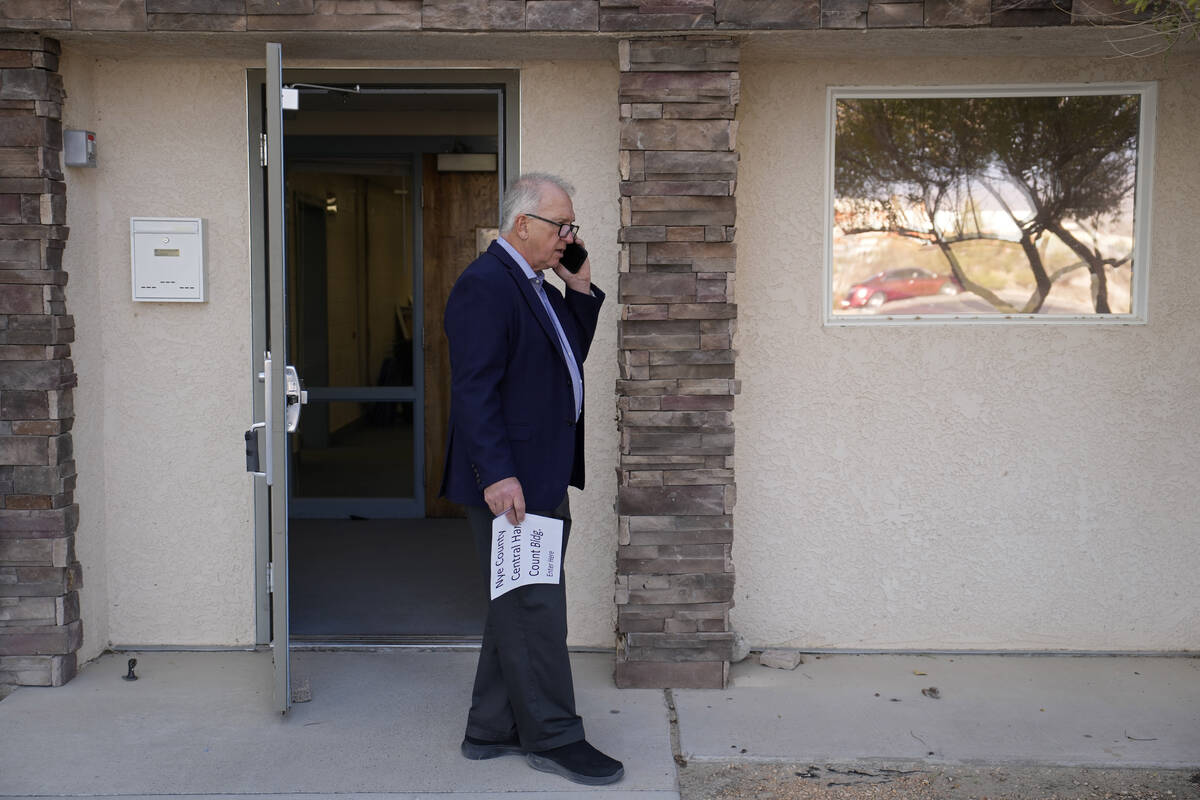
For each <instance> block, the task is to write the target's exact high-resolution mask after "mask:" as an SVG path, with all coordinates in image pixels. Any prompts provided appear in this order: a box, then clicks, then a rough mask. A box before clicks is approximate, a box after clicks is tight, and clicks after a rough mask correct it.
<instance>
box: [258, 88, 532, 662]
mask: <svg viewBox="0 0 1200 800" xmlns="http://www.w3.org/2000/svg"><path fill="white" fill-rule="evenodd" d="M283 76H284V82H285V84H293V83H310V84H334V85H346V84H360V85H362V86H366V87H370V86H381V85H382V86H391V87H401V86H403V87H410V88H412V89H414V90H426V91H427V92H428V93H436V92H437V90H439V89H449V90H463V89H468V88H472V87H480V88H483V87H493V88H494V87H500V89H501V91H500V92H499V93H498V95H497V104H498V105H497V115H498V120H499V131H498V136H497V139H498V143H499V146H500V148H501V152H502V153H503V157H502V159H501V161H500V164H499V167H500V169H501V173H500V176H499V178H500V180H499V181H498V183H499V192H500V196H499V197H498V198H497V207H499V203H500V201H501V200H502V199H503V193H504V189H505V184H506V183H507V181H508V180H509V179H510V178H511V177H515V176H516V175H518V174H520V108H521V102H520V99H521V98H520V78H521V75H520V71H519V70H518V69H471V68H466V69H424V68H414V69H404V68H350V69H342V68H329V69H325V68H312V67H306V68H301V69H288V68H285V69H284V70H283ZM265 86H266V70H265V69H262V68H251V69H247V70H246V131H247V135H246V153H247V167H248V187H249V210H250V219H249V230H250V241H249V245H250V253H249V256H250V289H251V347H250V353H251V357H250V364H249V370H248V375H247V379H248V380H249V381H250V383H251V386H252V396H253V405H252V411H251V415H252V418H255V419H256V418H257V417H256V415H257V414H258V413H259V412H258V409H261V408H263V403H264V387H263V384H262V383H261V382H260V381H259V380H258V373H259V372H260V371H261V369H262V365H261V356H262V353H263V351H264V350H265V348H266V342H267V311H266V303H267V297H266V292H267V280H266V273H267V254H266V242H267V236H266V221H267V220H266V213H265V212H266V169H265V167H262V166H260V164H261V160H260V159H262V158H263V151H262V148H263V144H262V138H261V131H262V130H263V120H264V100H263V98H264V97H265V91H266V89H265ZM419 175H420V173H419V171H418V172H417V176H418V177H419ZM414 190H415V192H416V193H417V199H418V201H419V199H420V190H421V182H420V181H419V180H416V181H414ZM415 205H416V208H417V211H418V215H419V214H420V203H419V202H417V203H415ZM415 238H416V240H417V247H416V252H415V254H414V264H413V267H414V273H415V276H419V275H421V274H422V273H421V270H422V263H421V256H422V252H421V247H420V242H421V240H422V239H423V237H422V236H420V235H418V236H416V237H415ZM422 346H423V340H422ZM301 377H303V376H301ZM415 378H416V375H415V373H414V380H415ZM421 401H422V397H417V398H416V400H415V401H414V402H415V403H420V402H421ZM301 424H303V423H301ZM425 478H426V480H428V479H429V476H425ZM422 490H423V487H417V491H422ZM268 512H269V498H268V488H267V486H266V484H265V481H261V480H255V481H254V583H255V587H254V598H255V638H256V641H257V643H258V644H268V643H270V641H271V624H272V623H271V591H270V584H269V580H270V576H269V574H268V571H269V567H270V561H271V558H270V535H271V530H270V517H269V513H268ZM283 574H285V575H286V574H287V573H286V571H284V572H283Z"/></svg>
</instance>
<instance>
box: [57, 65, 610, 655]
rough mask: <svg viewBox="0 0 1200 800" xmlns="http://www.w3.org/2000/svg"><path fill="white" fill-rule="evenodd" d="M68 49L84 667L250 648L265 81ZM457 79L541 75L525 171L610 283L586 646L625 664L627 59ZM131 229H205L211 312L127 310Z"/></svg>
mask: <svg viewBox="0 0 1200 800" xmlns="http://www.w3.org/2000/svg"><path fill="white" fill-rule="evenodd" d="M64 49H65V53H64V58H63V61H62V72H63V75H64V80H65V83H66V88H67V92H68V99H67V101H66V104H65V110H64V122H65V127H67V128H84V129H87V130H92V131H95V132H96V134H97V139H98V159H99V166H98V168H97V169H94V170H86V169H75V168H71V169H68V170H67V191H68V224H69V225H70V228H71V237H70V240H69V242H68V245H67V248H66V252H65V264H66V269H67V270H68V272H69V274H70V276H71V281H70V284H69V286H68V289H67V298H68V309H69V312H70V313H72V314H74V315H75V318H76V324H77V342H76V344H75V345H74V353H73V355H74V359H75V363H76V368H77V372H78V374H79V388H78V389H77V391H76V396H75V407H76V412H77V417H76V422H75V428H74V436H75V446H76V453H77V460H78V472H79V480H78V490H77V495H76V496H77V501H78V503H79V506H80V513H81V522H80V526H79V531H78V536H77V540H78V553H79V559H80V561H81V563H82V564H83V567H84V578H85V586H84V589H83V592H82V602H83V618H84V631H85V644H84V647H83V649H82V651H81V653H80V655H81V657H82V658H89V657H92V656H94V655H96V654H97V653H98V652H100V651H101V650H102V649H104V648H105V647H107V646H108V645H109V644H116V645H179V646H206V645H212V646H249V645H253V644H254V643H255V637H256V620H255V586H254V575H255V562H254V558H255V556H254V541H255V538H254V537H255V534H254V521H253V495H252V480H253V479H252V478H251V477H250V476H249V475H247V474H246V472H245V470H244V468H245V464H244V459H243V455H242V453H243V442H242V434H243V431H244V430H245V429H246V428H247V427H248V426H249V424H250V422H251V421H252V420H253V419H254V418H255V413H254V409H253V408H252V383H251V378H252V366H251V352H250V350H251V342H250V335H251V306H252V298H251V269H250V256H249V250H250V230H251V220H250V208H249V201H248V193H249V183H248V181H249V180H250V177H251V170H250V167H249V164H248V156H247V109H246V88H245V87H246V69H248V68H255V67H258V68H261V66H262V65H261V63H255V62H253V61H248V60H245V59H230V58H212V59H202V58H197V59H195V60H186V59H178V58H169V59H168V58H162V57H159V58H152V57H141V56H139V55H136V54H135V55H131V56H130V57H128V58H124V59H118V58H111V57H103V58H96V57H94V56H92V55H90V54H88V53H87V51H86V50H78V49H73V48H72V46H71V45H70V44H69V43H68V45H67V46H66V47H65V48H64ZM160 55H161V54H160ZM284 59H285V65H286V66H321V65H322V64H321V63H318V62H312V61H308V62H303V63H300V62H297V63H290V62H288V60H287V53H286V52H285V54H284ZM337 66H339V67H347V66H370V67H389V68H404V67H406V66H420V67H422V68H425V69H428V68H430V67H438V66H449V65H438V64H430V63H429V62H423V63H421V64H420V65H412V64H403V63H386V64H384V63H371V64H365V63H361V64H360V63H348V62H345V61H341V62H338V63H337ZM453 66H459V67H464V66H478V67H482V68H491V69H495V68H508V69H516V68H520V69H523V71H522V94H521V96H522V106H521V109H520V115H521V161H522V167H523V168H524V169H540V170H548V171H553V172H558V173H561V174H562V175H564V176H565V177H567V178H568V179H569V180H571V181H572V182H574V183H575V185H576V186H577V188H578V193H577V195H576V200H575V208H576V213H577V217H578V221H579V223H580V224H581V225H582V226H583V229H582V236H583V237H584V239H585V240H586V241H587V243H588V247H589V249H590V250H591V253H592V265H593V267H592V268H593V275H594V278H595V282H596V284H597V285H599V286H601V287H602V288H603V289H605V290H606V291H608V292H609V293H610V294H611V298H612V299H611V300H610V301H609V302H608V303H607V304H606V305H605V307H604V309H603V316H602V319H601V324H600V333H599V334H598V335H597V337H596V342H595V344H594V345H593V347H592V351H591V356H590V358H589V360H588V372H587V379H588V380H587V397H586V404H587V408H588V442H587V447H588V457H589V464H588V467H589V470H588V471H589V486H588V490H587V491H586V492H583V493H576V492H573V493H572V502H573V512H574V516H575V520H576V524H575V528H574V535H573V537H572V542H571V556H570V562H569V573H570V576H571V589H570V628H571V641H572V643H573V644H576V645H586V646H603V647H608V646H611V645H612V636H613V634H612V631H613V615H614V610H613V597H612V583H613V566H614V561H615V550H616V527H617V526H616V517H615V512H614V510H613V505H612V497H613V496H614V494H615V485H614V483H615V477H614V475H615V473H614V467H615V465H616V462H617V444H616V442H617V439H616V435H615V432H614V424H615V423H614V422H613V409H614V405H613V399H612V387H613V385H614V381H615V379H616V322H615V320H616V282H617V281H616V275H617V243H616V242H617V229H618V226H619V222H618V216H619V214H618V202H617V197H618V191H617V181H618V176H617V170H616V143H617V113H616V106H615V98H616V85H617V68H616V63H615V45H614V47H613V59H612V61H611V62H603V63H599V62H586V63H585V62H571V63H534V64H523V63H520V62H512V63H494V62H493V63H488V64H465V65H464V64H457V65H453ZM254 171H255V172H257V166H256V167H255V170H254ZM133 216H165V217H202V218H203V219H204V220H205V224H206V226H207V233H208V236H207V281H208V284H207V285H208V301H207V302H205V303H202V304H182V303H178V304H174V303H134V302H133V301H132V300H131V299H130V253H129V218H130V217H133ZM463 266H464V267H465V266H466V265H465V264H464V265H463ZM430 479H431V480H434V479H436V476H434V477H431V478H430Z"/></svg>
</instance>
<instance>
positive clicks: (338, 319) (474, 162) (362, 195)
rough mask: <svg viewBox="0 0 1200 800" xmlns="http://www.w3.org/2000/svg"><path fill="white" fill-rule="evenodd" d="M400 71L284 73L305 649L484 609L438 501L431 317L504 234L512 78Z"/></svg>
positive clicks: (441, 405)
mask: <svg viewBox="0 0 1200 800" xmlns="http://www.w3.org/2000/svg"><path fill="white" fill-rule="evenodd" d="M394 75H396V74H395V73H389V74H388V75H386V76H381V75H380V73H367V74H366V76H365V77H366V78H367V79H366V80H364V79H363V77H362V76H353V75H348V74H342V73H341V71H320V72H317V73H313V72H308V73H305V74H299V73H297V74H293V73H291V72H290V71H288V72H285V74H284V81H285V83H289V84H290V83H294V84H295V85H297V86H299V87H300V108H299V109H298V110H295V111H286V112H285V113H284V128H283V130H284V148H283V152H284V204H283V205H284V211H285V217H286V240H287V241H286V254H287V255H286V261H285V269H286V272H287V278H286V284H287V287H288V297H287V303H286V305H287V316H288V350H289V354H288V355H289V360H290V363H292V364H294V365H295V366H296V368H297V370H298V372H299V374H300V376H301V378H302V380H303V381H304V384H305V388H306V390H307V391H308V398H309V400H308V404H307V406H305V408H304V411H303V414H302V416H301V422H300V426H299V428H298V430H297V431H296V433H295V434H293V436H292V437H291V447H290V470H289V473H290V485H289V504H288V507H289V518H288V540H289V545H288V551H289V552H288V574H289V592H288V598H289V612H290V613H289V616H290V623H289V628H290V637H291V639H292V640H293V641H295V642H298V643H309V644H312V643H318V642H319V643H329V644H338V643H369V644H381V643H383V644H389V643H396V644H413V643H438V644H446V643H474V642H477V641H478V637H479V635H480V634H481V632H482V629H483V620H484V618H485V616H486V613H487V594H486V589H485V587H484V585H483V583H482V582H481V581H480V579H479V577H478V575H477V574H476V571H477V569H478V567H477V563H478V562H477V559H476V555H475V548H474V543H473V541H472V539H471V535H470V531H469V528H468V526H467V524H466V520H465V519H464V518H463V514H462V510H461V509H460V508H459V507H457V506H454V505H453V504H450V503H447V502H446V501H444V500H441V499H440V498H438V497H437V491H438V488H439V484H440V481H441V470H442V463H443V459H444V451H445V434H446V422H447V419H448V416H449V388H450V380H449V354H448V351H447V348H446V343H445V337H444V335H443V333H442V314H443V309H444V308H445V303H446V299H447V297H448V294H449V291H450V288H451V287H452V286H453V283H454V280H455V279H456V278H457V276H458V274H459V273H460V272H461V271H462V270H463V269H464V268H465V267H466V265H467V264H468V263H469V262H470V261H471V260H472V259H473V258H474V257H475V255H476V254H477V253H478V252H479V251H480V250H482V249H484V248H486V247H487V245H488V243H489V242H490V241H491V239H492V238H494V236H495V235H496V230H497V226H498V221H499V204H500V197H501V187H502V186H503V182H504V175H505V171H506V168H508V167H509V166H511V162H507V161H506V152H508V149H509V148H513V146H514V143H513V142H506V141H505V138H506V131H507V130H509V125H508V124H507V123H508V122H509V120H508V119H506V117H507V115H508V114H509V113H511V112H510V110H509V108H508V104H510V103H514V102H515V98H514V97H512V96H511V93H512V91H513V90H514V89H515V76H506V78H507V79H505V80H503V81H497V82H489V81H486V80H485V81H478V82H471V83H465V82H464V81H463V78H462V77H461V73H459V75H456V76H455V78H454V80H453V82H449V83H446V82H442V81H440V80H439V81H437V82H419V83H414V82H412V81H411V79H412V77H413V75H412V74H404V75H403V77H404V78H405V82H403V83H400V82H396V83H383V82H381V77H382V78H383V79H384V80H387V79H388V78H390V77H393V76H394ZM475 77H476V79H477V80H478V78H480V77H484V76H475ZM512 152H515V149H513V150H512Z"/></svg>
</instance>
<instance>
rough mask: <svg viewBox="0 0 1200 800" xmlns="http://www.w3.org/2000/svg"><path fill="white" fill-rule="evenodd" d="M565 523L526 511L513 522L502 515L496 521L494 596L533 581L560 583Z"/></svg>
mask: <svg viewBox="0 0 1200 800" xmlns="http://www.w3.org/2000/svg"><path fill="white" fill-rule="evenodd" d="M562 532H563V523H562V520H560V519H554V518H553V517H541V516H538V515H537V514H526V515H525V519H524V520H522V521H521V524H520V525H513V524H512V523H510V522H509V521H508V517H506V516H504V515H503V514H501V515H500V516H498V517H496V518H495V519H494V520H492V599H493V600H495V599H496V598H497V597H499V596H500V595H502V594H504V593H505V592H509V591H511V590H513V589H516V588H517V587H518V586H526V585H528V584H531V583H558V579H559V575H560V574H561V570H562Z"/></svg>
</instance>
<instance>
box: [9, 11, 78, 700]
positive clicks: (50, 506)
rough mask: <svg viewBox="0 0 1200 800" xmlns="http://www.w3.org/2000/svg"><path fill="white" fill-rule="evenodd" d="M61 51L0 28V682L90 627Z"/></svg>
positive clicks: (44, 671)
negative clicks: (84, 608)
mask: <svg viewBox="0 0 1200 800" xmlns="http://www.w3.org/2000/svg"><path fill="white" fill-rule="evenodd" d="M16 5H17V6H20V5H21V4H20V3H18V4H16ZM43 6H44V8H47V9H50V10H52V11H53V10H54V9H56V8H58V7H59V6H63V7H65V4H55V3H50V2H48V3H45V4H43ZM58 56H59V46H58V42H56V41H54V40H53V39H46V38H43V37H42V36H40V35H37V34H33V33H0V684H23V685H34V686H57V685H61V684H63V683H66V682H67V681H69V680H70V679H71V678H72V677H73V676H74V674H75V653H76V651H78V649H79V645H80V643H81V640H82V635H83V630H82V623H81V622H80V619H79V592H78V590H79V588H80V586H81V585H82V583H83V580H82V574H81V570H80V566H79V562H78V561H77V560H76V558H75V530H76V528H77V526H78V522H79V515H78V508H77V506H76V505H75V504H74V490H75V461H74V456H73V452H72V443H71V425H72V423H73V422H74V419H75V409H74V405H73V397H72V390H73V388H74V386H75V383H76V380H75V369H74V367H73V366H72V364H71V342H72V341H73V340H74V338H75V323H74V320H73V319H72V318H71V317H70V316H69V315H68V314H67V313H66V296H65V294H64V292H63V287H64V286H65V285H66V283H67V274H66V273H65V272H63V269H62V252H63V244H64V243H65V240H66V238H67V228H66V226H65V224H64V223H65V222H66V185H65V183H64V182H63V175H62V168H61V166H60V160H61V159H60V154H61V152H62V100H63V91H62V77H61V76H60V75H59V74H58V73H57V69H58Z"/></svg>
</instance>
